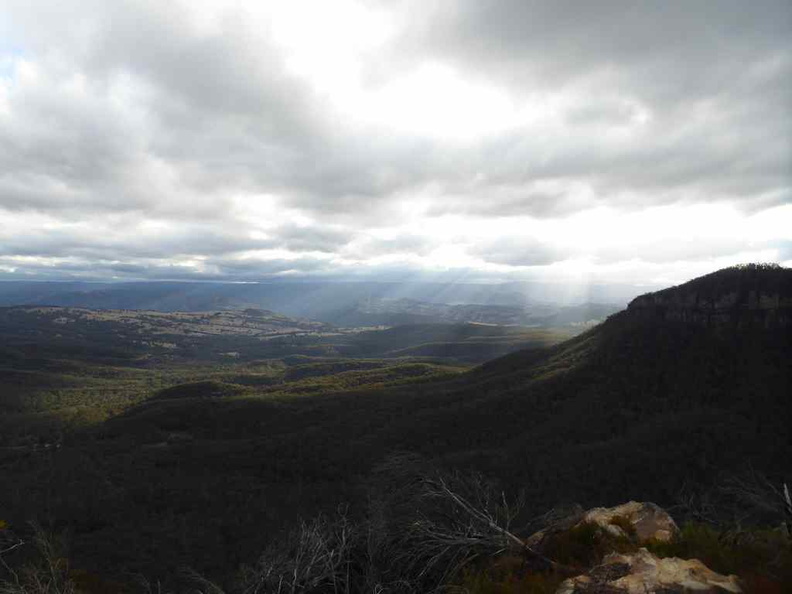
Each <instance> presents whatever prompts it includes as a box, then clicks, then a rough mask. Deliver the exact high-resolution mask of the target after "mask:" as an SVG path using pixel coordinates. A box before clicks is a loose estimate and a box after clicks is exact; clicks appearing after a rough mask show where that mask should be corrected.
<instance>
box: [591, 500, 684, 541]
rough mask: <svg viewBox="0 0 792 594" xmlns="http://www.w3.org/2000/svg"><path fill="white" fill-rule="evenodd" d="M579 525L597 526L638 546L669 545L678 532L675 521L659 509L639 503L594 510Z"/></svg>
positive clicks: (650, 504)
mask: <svg viewBox="0 0 792 594" xmlns="http://www.w3.org/2000/svg"><path fill="white" fill-rule="evenodd" d="M579 523H589V524H596V525H597V526H599V527H601V528H602V529H603V530H605V531H607V532H609V533H610V534H612V535H613V536H617V537H619V536H624V537H631V536H632V537H634V538H635V540H636V541H637V542H638V543H639V544H644V543H647V542H649V541H652V540H655V541H660V542H668V541H670V540H671V539H672V538H674V536H675V535H676V534H677V533H678V532H679V528H678V527H677V525H676V522H674V520H673V518H672V517H671V516H669V515H668V512H666V511H665V510H664V509H663V508H662V507H660V506H658V505H655V504H654V503H648V502H646V503H641V502H638V501H630V502H629V503H624V504H622V505H617V506H616V507H595V508H594V509H590V510H589V511H587V512H586V513H585V514H584V515H583V519H582V520H581V521H580V522H579ZM630 532H632V534H629V533H630Z"/></svg>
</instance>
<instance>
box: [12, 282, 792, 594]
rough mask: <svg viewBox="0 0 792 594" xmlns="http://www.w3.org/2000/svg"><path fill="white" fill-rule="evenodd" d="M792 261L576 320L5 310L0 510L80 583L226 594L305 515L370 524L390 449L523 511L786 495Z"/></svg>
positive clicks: (791, 415)
mask: <svg viewBox="0 0 792 594" xmlns="http://www.w3.org/2000/svg"><path fill="white" fill-rule="evenodd" d="M791 274H792V273H790V271H789V270H786V269H778V268H769V269H765V268H761V267H753V268H752V267H748V268H734V269H726V270H723V271H719V272H718V273H714V274H713V275H710V276H708V277H702V278H701V279H697V280H696V281H693V282H692V283H689V284H687V285H683V286H681V287H676V288H671V289H667V290H666V291H663V292H661V293H659V294H658V295H657V296H651V295H650V296H646V297H641V298H639V299H637V300H635V301H634V302H632V303H631V304H630V306H629V307H628V308H627V309H625V310H623V311H621V312H619V313H617V314H615V315H612V316H610V317H609V318H608V319H607V320H606V321H604V322H603V323H601V324H599V325H596V326H595V327H593V328H590V329H588V330H586V331H585V332H582V333H577V332H575V331H572V330H570V329H569V328H566V329H565V328H556V329H547V328H521V327H514V326H491V325H482V324H434V325H406V326H394V327H390V328H387V329H371V328H335V327H333V326H331V325H329V324H327V323H323V322H311V321H308V320H300V319H292V318H287V317H285V316H281V315H278V314H273V313H271V312H266V311H262V310H252V309H247V310H241V311H222V312H215V313H167V314H166V313H161V312H160V313H157V312H150V311H142V312H132V311H90V310H85V309H82V308H56V307H41V306H25V307H11V308H6V309H3V310H0V332H2V335H3V337H4V340H3V345H2V348H0V356H1V357H2V359H1V360H2V371H1V373H2V382H3V384H2V385H3V391H2V398H0V410H1V411H2V412H1V413H0V434H1V435H2V446H3V447H2V448H0V471H2V473H3V475H4V476H5V477H9V479H8V480H9V482H8V484H9V485H10V487H9V488H6V489H4V490H3V491H2V493H0V510H2V513H3V518H2V519H3V520H4V521H6V522H8V523H10V524H11V525H13V526H24V525H25V522H27V521H29V520H30V519H37V520H38V521H39V522H42V523H46V524H47V526H48V528H49V529H52V530H55V531H58V530H68V532H69V535H70V542H71V552H70V557H71V560H72V563H73V565H74V567H77V568H80V570H84V571H87V572H89V573H90V574H92V575H93V574H95V575H101V576H104V578H106V579H112V580H116V581H119V580H120V581H123V576H124V575H129V574H140V575H145V576H148V579H150V580H162V581H163V583H166V584H171V585H173V584H176V583H177V582H178V579H177V577H176V576H178V575H179V572H180V571H181V569H180V568H183V567H185V566H189V567H192V568H193V569H195V570H196V571H198V572H200V573H201V575H205V576H208V577H209V578H211V579H212V580H216V581H217V582H219V583H223V584H226V585H228V587H231V586H230V585H231V584H232V583H233V580H234V575H236V571H237V569H238V568H239V567H240V565H242V564H245V563H251V562H253V561H254V560H255V559H256V556H257V554H258V553H259V552H260V551H262V550H265V549H266V548H267V546H268V545H270V544H272V543H273V542H274V540H273V539H275V541H277V539H278V538H280V536H279V535H281V534H282V531H284V530H289V527H290V526H295V525H297V524H298V523H299V521H300V519H301V518H302V519H304V518H310V517H315V516H316V515H317V514H320V513H323V514H333V513H335V511H334V510H337V509H338V508H339V505H342V506H346V507H345V509H347V510H348V513H349V517H350V518H352V519H354V518H358V519H360V518H363V517H365V516H366V514H367V513H369V512H368V511H367V507H366V506H367V504H366V501H367V500H369V498H370V497H371V494H372V492H373V491H372V489H374V490H376V489H377V488H379V487H377V485H378V484H379V483H378V482H377V481H379V480H382V479H381V477H382V476H383V474H382V473H383V472H385V473H386V474H385V475H384V476H385V477H386V478H387V477H388V476H390V475H389V474H388V472H391V471H387V470H386V469H387V468H390V467H391V465H392V460H394V457H396V459H400V457H401V458H404V457H405V456H406V457H407V458H408V459H410V460H414V464H417V465H419V466H420V465H426V466H427V467H431V468H440V469H446V470H447V471H449V472H450V471H454V472H474V471H475V472H480V473H483V474H484V475H485V476H487V477H491V479H492V480H493V481H495V482H496V484H497V485H498V489H501V490H502V491H503V492H505V493H511V494H513V493H522V498H523V501H524V502H525V511H524V512H523V515H521V516H520V518H519V521H522V522H526V523H528V522H529V520H531V518H533V517H536V516H538V515H541V514H543V513H544V512H545V511H546V510H548V509H551V508H553V507H554V506H556V505H558V504H559V502H576V503H579V504H580V505H583V506H585V507H591V506H595V505H615V504H618V503H622V502H624V501H628V500H630V499H634V500H637V501H654V502H657V503H659V504H660V505H664V506H670V507H673V506H674V505H677V504H678V501H679V498H680V496H682V494H684V493H687V492H689V491H690V490H691V489H692V490H693V491H694V492H695V493H697V494H699V495H701V494H703V493H705V492H707V490H708V489H710V488H713V487H715V486H716V485H717V484H718V481H720V480H722V479H723V477H724V476H727V475H729V474H730V473H739V472H743V471H747V470H750V471H751V472H755V473H760V474H761V475H762V476H766V477H769V479H771V480H772V481H773V482H774V484H780V483H781V481H783V480H788V478H786V477H787V476H788V471H789V463H788V461H789V460H790V456H792V445H791V444H792V434H791V433H790V427H792V423H791V422H790V420H792V409H790V400H789V394H790V391H789V388H790V386H792V369H790V365H789V361H790V358H789V355H790V352H792V337H791V336H790V327H789V325H788V323H787V320H788V319H789V297H790V296H792V276H790V275H791ZM732 294H733V295H736V297H734V298H729V299H727V300H725V301H724V300H723V299H720V298H719V296H722V295H732ZM689 295H697V296H699V297H695V298H693V299H692V300H691V299H690V298H689V297H688V296H689ZM703 296H706V297H707V298H706V299H704V298H703ZM669 303H673V304H676V305H674V308H675V309H673V311H674V312H677V313H674V314H673V315H669V313H668V312H669V311H670V310H669V309H668V308H669V307H670V306H669ZM752 303H756V304H764V305H762V307H761V308H759V305H757V306H756V307H753V306H752V305H751V304H752ZM684 312H687V313H684ZM702 312H710V313H712V312H716V313H717V320H718V323H699V322H698V320H700V319H701V315H702ZM694 313H695V315H693V314H694ZM707 319H709V318H707ZM230 353H233V354H230ZM377 477H380V478H377ZM388 480H390V479H388ZM526 525H528V524H526ZM174 580H175V581H174Z"/></svg>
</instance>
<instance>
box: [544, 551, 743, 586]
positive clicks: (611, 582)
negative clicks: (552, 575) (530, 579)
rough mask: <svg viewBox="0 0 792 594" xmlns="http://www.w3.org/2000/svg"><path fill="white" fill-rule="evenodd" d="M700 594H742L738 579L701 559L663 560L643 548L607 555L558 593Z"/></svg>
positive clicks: (567, 582)
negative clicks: (718, 570) (710, 567)
mask: <svg viewBox="0 0 792 594" xmlns="http://www.w3.org/2000/svg"><path fill="white" fill-rule="evenodd" d="M686 592H690V593H694V592H695V593H697V594H708V593H712V594H715V593H727V592H732V593H734V594H738V593H740V592H742V589H741V588H740V584H739V583H738V581H737V577H736V576H733V575H730V576H724V575H721V574H719V573H715V572H714V571H712V570H711V569H709V568H708V567H707V566H706V565H704V564H703V563H702V562H701V561H699V560H698V559H677V558H676V557H671V558H666V559H660V558H658V557H656V556H655V555H653V554H652V553H650V552H649V551H647V550H646V549H640V550H639V551H638V552H636V553H631V554H618V553H612V554H610V555H607V556H606V557H605V558H604V559H603V562H602V564H601V565H598V566H597V567H595V568H593V569H592V570H591V571H589V572H588V573H586V574H584V575H580V576H577V577H574V578H570V579H568V580H566V581H564V582H563V583H562V584H561V586H560V588H559V589H558V590H557V591H556V594H604V593H607V594H652V593H657V594H661V593H662V594H672V593H674V594H677V593H678V594H683V593H686Z"/></svg>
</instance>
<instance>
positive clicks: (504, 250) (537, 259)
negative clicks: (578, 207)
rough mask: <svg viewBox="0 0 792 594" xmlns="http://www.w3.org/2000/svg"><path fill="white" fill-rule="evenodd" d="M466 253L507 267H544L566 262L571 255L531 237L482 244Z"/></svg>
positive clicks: (511, 238) (510, 238) (502, 239)
mask: <svg viewBox="0 0 792 594" xmlns="http://www.w3.org/2000/svg"><path fill="white" fill-rule="evenodd" d="M468 251H469V253H470V254H472V255H474V256H478V257H480V258H482V259H483V260H485V261H486V262H490V263H493V264H508V265H509V266H546V265H548V264H553V263H554V262H560V261H563V260H566V259H567V258H569V257H570V255H571V254H569V253H564V252H563V251H562V250H560V249H558V248H555V247H553V246H550V245H548V244H547V243H544V242H541V241H538V240H536V239H534V238H532V237H509V238H501V239H497V240H494V241H489V242H482V243H479V244H477V245H476V246H474V247H473V248H472V249H470V250H468Z"/></svg>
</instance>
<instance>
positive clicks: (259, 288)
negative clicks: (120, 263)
mask: <svg viewBox="0 0 792 594" xmlns="http://www.w3.org/2000/svg"><path fill="white" fill-rule="evenodd" d="M638 292H639V291H638V290H637V289H636V288H635V287H629V286H591V287H585V290H583V289H581V290H580V291H579V292H578V293H575V292H573V291H570V290H569V288H568V287H562V286H556V285H550V284H539V283H506V284H475V283H440V282H340V281H338V282H331V281H300V282H298V281H292V282H285V281H281V282H276V281H270V282H261V283H219V282H124V283H98V282H93V283H92V282H62V283H60V282H24V281H17V282H11V281H5V282H3V281H0V306H3V305H6V306H11V305H56V306H64V307H78V308H88V309H137V310H153V311H163V312H176V311H185V312H204V311H219V310H240V309H247V308H256V309H264V310H270V311H276V312H278V313H281V314H284V315H287V316H292V317H303V318H311V319H315V320H320V321H323V322H328V323H332V324H335V325H337V326H343V325H346V326H359V325H380V324H383V325H389V326H390V325H397V324H405V323H422V322H427V321H430V322H474V321H484V322H492V323H509V324H521V325H526V324H527V323H528V321H527V320H528V319H529V317H530V319H531V320H533V321H532V322H531V324H538V325H554V324H555V321H554V320H552V319H550V317H552V316H554V315H556V314H559V313H560V311H561V309H560V308H561V306H560V305H555V304H556V303H566V302H567V300H568V299H569V298H570V296H571V297H572V301H571V302H569V303H570V305H581V304H585V303H605V304H609V303H610V304H613V303H615V304H617V305H616V306H610V312H612V311H615V310H616V309H618V305H619V304H625V303H627V301H628V299H630V298H632V297H634V296H635V295H637V294H638ZM376 304H380V305H381V306H380V307H376ZM387 304H390V306H389V307H387V308H386V310H382V308H383V307H385V306H386V305H387ZM393 304H396V306H397V309H396V310H393ZM431 304H434V305H436V306H437V307H435V308H434V309H432V305H431ZM462 305H472V306H474V307H473V308H472V309H471V310H470V311H468V312H466V310H465V309H464V308H460V307H458V306H462ZM427 307H429V308H430V309H429V310H426V308H427ZM594 307H595V308H596V306H594ZM606 307H607V306H606ZM500 308H506V310H507V311H511V313H510V314H509V316H510V317H509V318H507V321H505V322H497V321H495V320H496V319H497V318H498V316H502V313H499V312H500V311H501V309H500ZM509 308H511V310H510V309H509ZM380 310H382V311H380ZM441 311H442V312H445V313H443V314H442V316H441V317H437V315H438V312H441ZM564 311H565V312H566V313H574V309H568V310H564ZM595 313H596V312H595ZM380 314H385V315H380ZM515 315H517V317H515ZM588 315H589V314H588V313H586V314H585V315H583V316H582V317H581V316H580V315H577V314H575V317H574V319H572V320H563V319H559V323H560V324H561V325H565V324H566V323H567V322H568V321H576V322H579V321H583V322H585V321H587V320H589V319H592V317H593V318H600V317H601V316H599V315H593V316H592V317H586V316H588ZM427 316H428V317H427ZM482 316H484V317H482ZM563 317H564V315H561V318H563Z"/></svg>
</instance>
